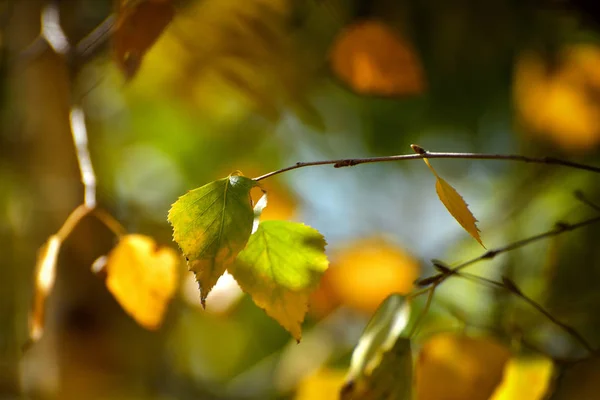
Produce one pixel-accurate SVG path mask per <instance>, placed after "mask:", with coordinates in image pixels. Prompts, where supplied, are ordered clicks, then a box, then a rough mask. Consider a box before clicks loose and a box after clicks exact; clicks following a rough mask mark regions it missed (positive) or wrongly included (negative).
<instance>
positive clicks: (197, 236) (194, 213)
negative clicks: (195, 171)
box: [168, 175, 257, 304]
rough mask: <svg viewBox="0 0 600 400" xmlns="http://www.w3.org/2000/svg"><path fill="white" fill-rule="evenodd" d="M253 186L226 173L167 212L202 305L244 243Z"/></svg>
mask: <svg viewBox="0 0 600 400" xmlns="http://www.w3.org/2000/svg"><path fill="white" fill-rule="evenodd" d="M256 185H257V184H256V182H255V181H253V180H252V179H250V178H246V177H243V176H239V175H230V176H228V177H227V178H224V179H219V180H217V181H214V182H211V183H209V184H207V185H204V186H202V187H200V188H198V189H194V190H191V191H189V192H188V193H186V194H185V195H183V196H181V197H180V198H179V200H177V201H176V202H175V204H173V206H172V207H171V210H170V211H169V217H168V219H169V222H170V223H171V225H172V226H173V239H174V240H175V241H176V242H177V244H178V245H179V247H180V248H181V250H182V251H183V254H184V255H185V257H186V259H187V261H188V267H189V269H190V271H193V272H194V273H195V274H196V280H197V281H198V284H199V286H200V299H201V301H202V304H204V303H205V300H206V296H207V295H208V293H209V292H210V290H211V289H212V287H213V286H214V285H215V283H217V280H218V279H219V277H220V276H221V275H223V273H224V272H225V270H226V269H227V268H228V267H229V266H231V265H232V264H233V262H234V260H235V257H236V256H237V255H238V253H239V252H240V251H241V250H242V249H243V248H244V247H245V246H246V243H247V242H248V238H249V237H250V233H251V232H252V221H253V219H254V212H253V210H252V200H251V198H250V190H251V189H252V188H253V187H254V186H256Z"/></svg>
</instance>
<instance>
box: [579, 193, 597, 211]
mask: <svg viewBox="0 0 600 400" xmlns="http://www.w3.org/2000/svg"><path fill="white" fill-rule="evenodd" d="M574 194H575V198H576V199H577V200H579V201H581V202H582V203H583V204H585V205H586V206H588V207H590V208H592V209H594V210H596V211H598V212H600V206H599V205H598V204H596V203H594V202H592V201H591V200H590V199H588V198H587V197H586V196H585V194H583V192H582V191H581V190H576V191H575V193H574Z"/></svg>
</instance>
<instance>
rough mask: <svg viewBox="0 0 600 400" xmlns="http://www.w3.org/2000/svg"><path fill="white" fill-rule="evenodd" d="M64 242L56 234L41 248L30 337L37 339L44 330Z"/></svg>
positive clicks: (37, 264)
mask: <svg viewBox="0 0 600 400" xmlns="http://www.w3.org/2000/svg"><path fill="white" fill-rule="evenodd" d="M61 244H62V242H61V240H60V238H59V237H58V236H56V235H52V236H50V237H49V238H48V240H47V241H46V243H45V244H44V245H43V246H42V247H41V248H40V250H39V253H38V258H37V263H36V266H35V294H34V300H33V309H32V311H31V314H30V318H29V338H30V340H32V341H34V342H35V341H37V340H39V339H40V338H41V337H42V333H43V331H44V316H45V305H46V298H47V297H48V295H49V294H50V292H51V291H52V288H53V287H54V281H55V279H56V260H57V259H58V252H59V250H60V246H61Z"/></svg>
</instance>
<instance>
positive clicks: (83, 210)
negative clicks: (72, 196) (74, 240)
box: [56, 204, 92, 242]
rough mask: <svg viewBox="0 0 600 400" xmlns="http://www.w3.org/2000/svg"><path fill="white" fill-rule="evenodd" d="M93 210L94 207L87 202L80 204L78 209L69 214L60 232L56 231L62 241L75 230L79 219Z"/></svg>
mask: <svg viewBox="0 0 600 400" xmlns="http://www.w3.org/2000/svg"><path fill="white" fill-rule="evenodd" d="M91 211H92V209H91V208H89V207H87V206H86V205H85V204H80V205H79V206H78V207H77V208H76V209H74V210H73V211H72V212H71V214H69V216H68V217H67V219H66V220H65V222H64V223H63V225H62V226H61V227H60V229H59V230H58V232H56V236H57V237H58V239H59V240H60V241H61V242H64V241H65V240H66V239H67V237H68V236H69V235H70V234H71V232H73V229H75V227H76V226H77V224H78V223H79V221H81V220H82V219H83V217H85V216H86V215H88V214H89V213H90V212H91Z"/></svg>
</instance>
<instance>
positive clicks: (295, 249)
mask: <svg viewBox="0 0 600 400" xmlns="http://www.w3.org/2000/svg"><path fill="white" fill-rule="evenodd" d="M325 245H326V242H325V239H324V238H323V236H322V235H321V234H320V233H319V232H318V231H316V230H315V229H313V228H311V227H308V226H306V225H304V224H300V223H295V222H287V221H264V222H261V223H260V224H259V225H258V229H257V231H256V232H255V233H253V234H252V236H251V237H250V240H249V241H248V245H247V246H246V248H245V249H244V250H243V251H242V252H241V253H240V254H239V255H238V257H237V260H236V262H235V264H234V265H233V266H232V267H230V268H229V272H230V273H231V274H232V275H233V277H234V278H235V279H236V280H237V282H238V283H239V284H240V287H241V288H242V290H244V292H246V293H248V294H250V296H252V300H253V301H254V303H256V305H258V306H259V307H261V308H263V309H264V310H265V311H266V313H267V314H268V315H269V316H270V317H272V318H273V319H275V320H276V321H277V322H278V323H279V324H280V325H281V326H283V327H284V328H285V329H286V330H287V331H288V332H290V333H291V334H292V336H293V337H294V338H295V339H296V340H297V341H300V338H301V336H302V331H301V326H300V325H301V323H302V321H303V320H304V316H305V314H306V311H307V308H308V298H309V294H310V292H312V291H313V290H314V289H315V288H316V286H317V285H318V283H319V279H320V278H321V276H322V274H323V272H325V270H326V269H327V266H328V261H327V257H326V256H325Z"/></svg>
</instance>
